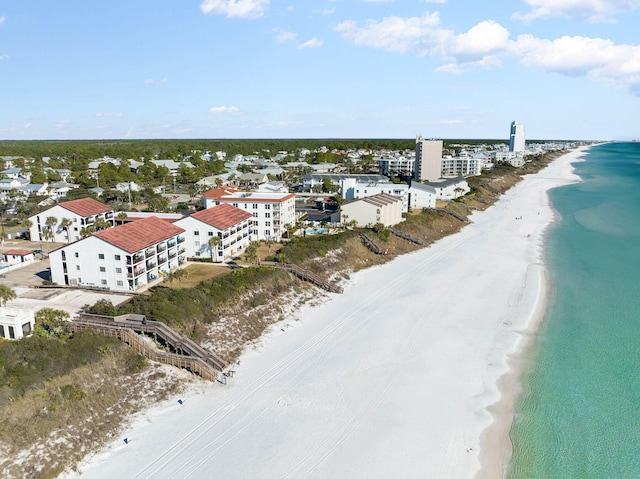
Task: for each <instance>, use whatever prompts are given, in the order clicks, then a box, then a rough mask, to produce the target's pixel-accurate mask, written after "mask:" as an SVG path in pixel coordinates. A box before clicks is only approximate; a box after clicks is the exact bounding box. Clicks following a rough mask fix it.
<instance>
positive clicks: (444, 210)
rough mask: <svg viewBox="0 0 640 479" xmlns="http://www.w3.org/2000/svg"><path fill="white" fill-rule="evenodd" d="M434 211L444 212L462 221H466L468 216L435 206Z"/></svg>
mask: <svg viewBox="0 0 640 479" xmlns="http://www.w3.org/2000/svg"><path fill="white" fill-rule="evenodd" d="M435 210H436V211H440V212H441V213H446V214H448V215H451V216H453V217H454V218H455V219H457V220H460V221H462V222H463V223H468V222H469V218H467V217H466V216H462V215H461V214H458V213H456V212H455V211H451V210H448V209H446V208H435Z"/></svg>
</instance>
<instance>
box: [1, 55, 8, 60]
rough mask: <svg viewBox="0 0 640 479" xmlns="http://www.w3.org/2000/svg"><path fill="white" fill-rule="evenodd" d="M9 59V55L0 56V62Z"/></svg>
mask: <svg viewBox="0 0 640 479" xmlns="http://www.w3.org/2000/svg"><path fill="white" fill-rule="evenodd" d="M7 58H9V55H0V60H6V59H7Z"/></svg>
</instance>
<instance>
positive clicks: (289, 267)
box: [260, 261, 343, 294]
mask: <svg viewBox="0 0 640 479" xmlns="http://www.w3.org/2000/svg"><path fill="white" fill-rule="evenodd" d="M260 265H261V266H271V267H272V268H278V269H283V270H285V271H287V272H289V273H290V274H292V275H294V276H295V277H297V278H300V279H301V280H303V281H308V282H310V283H312V284H315V285H316V286H317V287H318V288H321V289H324V290H325V291H329V292H330V293H339V294H341V293H342V291H343V289H342V288H341V287H340V286H338V285H336V284H332V283H329V282H327V281H325V280H323V279H322V278H321V277H320V276H318V275H317V274H315V273H312V272H311V271H307V270H306V269H302V268H301V267H300V266H296V265H295V264H291V263H276V262H273V261H261V262H260Z"/></svg>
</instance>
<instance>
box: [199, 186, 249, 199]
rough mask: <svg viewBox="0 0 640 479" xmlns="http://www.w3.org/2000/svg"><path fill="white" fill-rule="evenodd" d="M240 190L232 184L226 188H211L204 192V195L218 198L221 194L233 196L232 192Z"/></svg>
mask: <svg viewBox="0 0 640 479" xmlns="http://www.w3.org/2000/svg"><path fill="white" fill-rule="evenodd" d="M241 191H242V190H239V189H238V188H234V187H232V186H231V187H227V188H212V189H210V190H208V191H205V192H204V197H205V198H214V199H220V198H222V197H223V196H233V194H234V193H240V192H241Z"/></svg>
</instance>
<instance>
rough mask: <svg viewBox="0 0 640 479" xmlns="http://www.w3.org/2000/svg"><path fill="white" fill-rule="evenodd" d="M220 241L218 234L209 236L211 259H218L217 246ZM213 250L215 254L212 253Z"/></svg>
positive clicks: (215, 260)
mask: <svg viewBox="0 0 640 479" xmlns="http://www.w3.org/2000/svg"><path fill="white" fill-rule="evenodd" d="M221 243H222V238H220V237H219V236H212V237H211V238H209V246H210V247H211V260H212V261H214V262H217V261H218V254H217V253H218V246H219V245H220V244H221ZM214 251H215V254H214Z"/></svg>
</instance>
